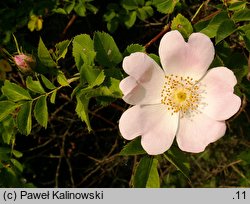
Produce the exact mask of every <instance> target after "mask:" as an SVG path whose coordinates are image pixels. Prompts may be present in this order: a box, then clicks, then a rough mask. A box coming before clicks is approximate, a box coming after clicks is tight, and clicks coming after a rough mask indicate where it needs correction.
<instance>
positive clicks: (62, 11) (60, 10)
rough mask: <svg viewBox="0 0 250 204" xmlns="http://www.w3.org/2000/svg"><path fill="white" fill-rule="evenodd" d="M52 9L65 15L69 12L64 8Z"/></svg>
mask: <svg viewBox="0 0 250 204" xmlns="http://www.w3.org/2000/svg"><path fill="white" fill-rule="evenodd" d="M52 11H53V12H55V13H59V14H63V15H66V14H67V12H66V11H65V10H64V9H63V8H56V9H53V10H52Z"/></svg>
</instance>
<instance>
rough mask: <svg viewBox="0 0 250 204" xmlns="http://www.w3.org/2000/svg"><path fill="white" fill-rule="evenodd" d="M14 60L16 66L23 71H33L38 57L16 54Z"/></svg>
mask: <svg viewBox="0 0 250 204" xmlns="http://www.w3.org/2000/svg"><path fill="white" fill-rule="evenodd" d="M13 60H14V62H15V64H16V66H17V67H18V68H19V69H20V71H21V72H23V73H29V72H32V69H33V68H34V67H35V65H36V59H35V58H34V57H33V56H31V55H25V54H20V55H15V56H14V57H13Z"/></svg>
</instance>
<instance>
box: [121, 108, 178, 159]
mask: <svg viewBox="0 0 250 204" xmlns="http://www.w3.org/2000/svg"><path fill="white" fill-rule="evenodd" d="M177 127H178V114H173V115H171V113H170V112H168V110H167V108H166V106H165V105H162V104H159V105H145V106H140V105H136V106H133V107H132V108H130V109H128V110H127V111H125V112H124V113H123V115H122V116H121V119H120V121H119V129H120V132H121V134H122V136H123V137H124V138H125V139H128V140H131V139H134V138H135V137H137V136H139V135H142V139H141V143H142V146H143V148H144V149H145V151H146V152H147V153H148V154H151V155H156V154H161V153H163V152H165V151H166V150H167V149H168V148H169V147H170V146H171V144H172V143H173V140H174V137H175V133H176V130H177Z"/></svg>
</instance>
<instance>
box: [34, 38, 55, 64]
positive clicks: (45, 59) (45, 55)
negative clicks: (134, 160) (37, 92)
mask: <svg viewBox="0 0 250 204" xmlns="http://www.w3.org/2000/svg"><path fill="white" fill-rule="evenodd" d="M38 58H39V59H40V61H41V63H42V64H43V65H44V66H46V67H56V63H55V62H54V60H53V59H52V57H51V55H50V53H49V50H48V49H47V48H46V46H45V45H44V43H43V40H42V38H40V40H39V44H38Z"/></svg>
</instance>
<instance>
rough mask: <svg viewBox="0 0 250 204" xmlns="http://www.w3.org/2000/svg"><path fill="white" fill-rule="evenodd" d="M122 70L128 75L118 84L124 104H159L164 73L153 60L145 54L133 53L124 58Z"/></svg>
mask: <svg viewBox="0 0 250 204" xmlns="http://www.w3.org/2000/svg"><path fill="white" fill-rule="evenodd" d="M123 69H124V70H125V72H126V73H127V74H129V75H130V76H129V77H127V78H125V79H124V80H122V81H121V84H120V89H121V90H122V92H123V94H124V97H123V99H124V101H125V102H127V103H129V104H132V105H136V104H156V103H160V101H161V91H162V88H163V85H164V72H163V70H162V69H161V68H160V67H159V65H158V64H157V63H156V62H155V61H154V60H153V59H151V58H150V57H149V56H147V55H146V54H145V53H140V52H136V53H133V54H131V55H130V56H128V57H125V58H124V60H123Z"/></svg>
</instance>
